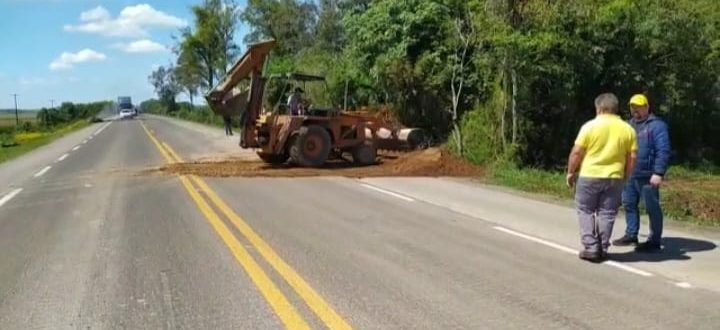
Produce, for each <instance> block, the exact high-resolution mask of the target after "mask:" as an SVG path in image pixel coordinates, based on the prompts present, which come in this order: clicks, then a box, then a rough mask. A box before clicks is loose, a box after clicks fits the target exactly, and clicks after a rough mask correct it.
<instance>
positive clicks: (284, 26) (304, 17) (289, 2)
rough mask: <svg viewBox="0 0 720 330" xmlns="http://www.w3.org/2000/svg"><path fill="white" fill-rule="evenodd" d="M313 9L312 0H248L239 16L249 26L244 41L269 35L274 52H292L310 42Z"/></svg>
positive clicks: (255, 39) (279, 53) (293, 53)
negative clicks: (249, 28)
mask: <svg viewBox="0 0 720 330" xmlns="http://www.w3.org/2000/svg"><path fill="white" fill-rule="evenodd" d="M316 12H317V8H316V6H315V4H314V2H313V1H297V0H249V1H248V3H247V7H246V8H245V10H244V11H243V13H242V15H241V17H242V20H243V21H244V22H245V23H247V24H248V25H249V26H250V27H251V28H252V30H251V31H250V33H249V34H248V35H247V36H245V42H248V43H253V42H257V41H260V40H263V39H267V38H272V39H275V40H277V42H278V47H277V49H276V51H275V52H276V54H277V55H279V56H287V55H291V56H292V55H296V54H298V53H299V52H300V51H302V50H304V49H306V48H308V47H309V46H311V45H312V44H313V40H314V35H313V31H314V27H315V23H316V20H317V19H316ZM329 28H330V27H329Z"/></svg>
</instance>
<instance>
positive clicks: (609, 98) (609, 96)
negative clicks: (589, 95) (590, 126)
mask: <svg viewBox="0 0 720 330" xmlns="http://www.w3.org/2000/svg"><path fill="white" fill-rule="evenodd" d="M619 104H620V101H618V98H617V96H615V94H613V93H604V94H600V95H599V96H598V97H596V98H595V108H597V109H603V110H605V111H607V112H610V113H618V109H619Z"/></svg>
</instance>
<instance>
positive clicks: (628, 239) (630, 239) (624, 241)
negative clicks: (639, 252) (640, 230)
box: [612, 235, 638, 246]
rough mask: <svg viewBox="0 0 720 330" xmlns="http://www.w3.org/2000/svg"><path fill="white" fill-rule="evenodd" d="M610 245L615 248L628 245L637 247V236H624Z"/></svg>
mask: <svg viewBox="0 0 720 330" xmlns="http://www.w3.org/2000/svg"><path fill="white" fill-rule="evenodd" d="M612 244H613V245H615V246H629V245H637V244H638V239H637V236H628V235H625V236H623V237H620V238H618V239H616V240H614V241H612Z"/></svg>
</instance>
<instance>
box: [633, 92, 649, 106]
mask: <svg viewBox="0 0 720 330" xmlns="http://www.w3.org/2000/svg"><path fill="white" fill-rule="evenodd" d="M630 105H637V106H641V107H644V106H646V105H648V99H647V97H645V95H642V94H635V95H633V97H631V98H630Z"/></svg>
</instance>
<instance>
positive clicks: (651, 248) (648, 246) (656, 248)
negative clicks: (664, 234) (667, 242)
mask: <svg viewBox="0 0 720 330" xmlns="http://www.w3.org/2000/svg"><path fill="white" fill-rule="evenodd" d="M660 251H662V246H661V245H660V244H658V243H652V242H643V243H640V244H638V246H636V247H635V252H660Z"/></svg>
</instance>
